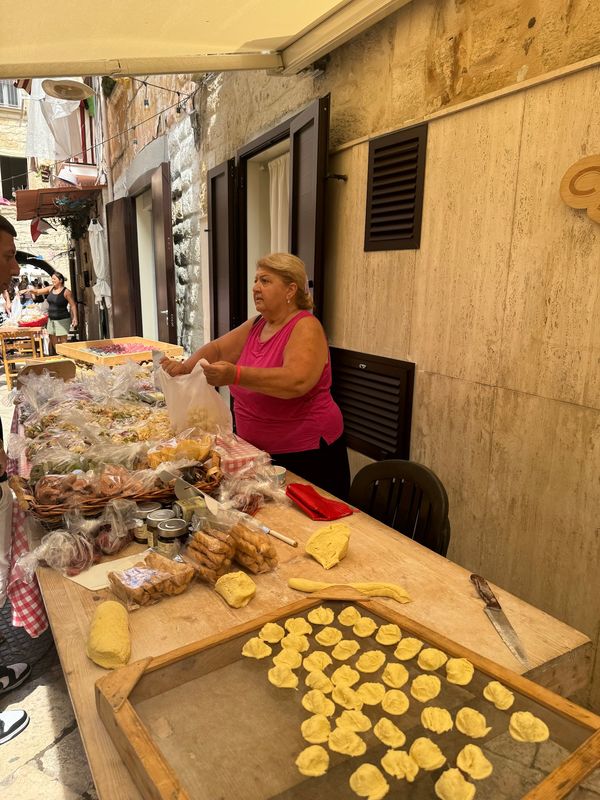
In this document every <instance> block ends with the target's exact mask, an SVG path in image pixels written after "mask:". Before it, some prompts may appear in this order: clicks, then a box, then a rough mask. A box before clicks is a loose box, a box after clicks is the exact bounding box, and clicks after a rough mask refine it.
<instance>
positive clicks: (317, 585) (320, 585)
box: [288, 578, 411, 603]
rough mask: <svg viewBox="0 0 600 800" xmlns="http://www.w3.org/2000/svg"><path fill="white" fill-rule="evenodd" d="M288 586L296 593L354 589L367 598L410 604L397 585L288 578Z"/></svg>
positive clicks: (404, 593)
mask: <svg viewBox="0 0 600 800" xmlns="http://www.w3.org/2000/svg"><path fill="white" fill-rule="evenodd" d="M288 586H289V587H290V589H296V591H298V592H307V593H309V594H310V593H311V592H321V591H323V590H324V589H331V588H332V587H333V586H344V587H348V586H349V587H350V588H352V589H355V590H356V591H357V592H360V593H361V594H364V595H367V597H389V598H391V599H392V600H396V601H397V602H398V603H410V601H411V598H410V596H409V594H408V592H407V591H406V589H403V588H402V586H398V584H397V583H379V582H372V583H325V582H324V581H309V580H307V579H306V578H289V580H288Z"/></svg>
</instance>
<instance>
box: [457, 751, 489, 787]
mask: <svg viewBox="0 0 600 800" xmlns="http://www.w3.org/2000/svg"><path fill="white" fill-rule="evenodd" d="M456 766H457V767H458V768H459V769H460V770H462V771H463V772H466V773H467V775H469V776H470V777H471V778H475V780H483V779H484V778H489V776H490V775H491V774H492V771H493V769H494V767H493V766H492V764H491V762H490V761H488V760H487V758H486V757H485V756H484V754H483V750H482V749H481V747H477V745H476V744H466V745H465V746H464V747H463V749H462V750H461V751H460V753H459V754H458V755H457V756H456Z"/></svg>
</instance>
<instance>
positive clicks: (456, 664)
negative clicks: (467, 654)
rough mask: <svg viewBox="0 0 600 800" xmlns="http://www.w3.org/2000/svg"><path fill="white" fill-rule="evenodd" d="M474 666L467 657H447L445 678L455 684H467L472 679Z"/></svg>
mask: <svg viewBox="0 0 600 800" xmlns="http://www.w3.org/2000/svg"><path fill="white" fill-rule="evenodd" d="M474 672H475V668H474V667H473V664H471V662H470V661H469V660H468V659H467V658H449V659H448V661H446V679H447V681H448V683H455V684H456V685H457V686H467V684H469V683H471V681H472V679H473V674H474Z"/></svg>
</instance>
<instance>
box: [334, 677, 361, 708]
mask: <svg viewBox="0 0 600 800" xmlns="http://www.w3.org/2000/svg"><path fill="white" fill-rule="evenodd" d="M331 699H332V700H333V701H334V702H335V703H337V704H338V706H342V708H351V709H356V710H357V711H360V709H361V708H362V706H363V701H362V700H361V699H360V696H359V695H358V694H357V692H355V691H354V689H351V688H350V687H349V686H346V685H345V684H343V683H342V684H339V685H338V686H334V687H333V691H332V693H331Z"/></svg>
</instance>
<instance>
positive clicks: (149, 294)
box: [135, 189, 158, 340]
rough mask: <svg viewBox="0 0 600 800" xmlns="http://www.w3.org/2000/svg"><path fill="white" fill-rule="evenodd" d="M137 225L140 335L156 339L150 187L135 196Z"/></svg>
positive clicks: (154, 269)
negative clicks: (140, 314) (140, 311)
mask: <svg viewBox="0 0 600 800" xmlns="http://www.w3.org/2000/svg"><path fill="white" fill-rule="evenodd" d="M135 218H136V225H137V250H138V263H139V274H140V278H139V280H140V302H141V310H142V336H144V337H145V338H146V339H154V340H157V339H158V315H157V305H156V268H155V263H154V238H153V230H152V192H151V190H150V189H148V190H146V191H145V192H143V193H142V194H139V195H138V196H137V197H136V198H135Z"/></svg>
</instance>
